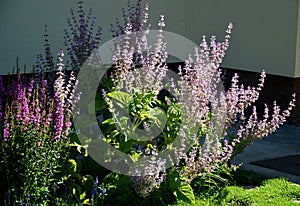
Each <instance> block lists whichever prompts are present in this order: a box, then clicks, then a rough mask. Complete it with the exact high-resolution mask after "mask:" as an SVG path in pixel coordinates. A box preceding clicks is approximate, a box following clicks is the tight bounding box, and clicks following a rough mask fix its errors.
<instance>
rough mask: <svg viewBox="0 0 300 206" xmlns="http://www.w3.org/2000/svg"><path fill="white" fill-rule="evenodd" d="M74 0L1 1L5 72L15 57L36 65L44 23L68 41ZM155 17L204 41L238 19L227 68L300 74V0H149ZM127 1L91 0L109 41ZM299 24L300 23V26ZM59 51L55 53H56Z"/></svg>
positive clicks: (1, 66)
mask: <svg viewBox="0 0 300 206" xmlns="http://www.w3.org/2000/svg"><path fill="white" fill-rule="evenodd" d="M75 2H77V1H70V0H27V1H24V0H1V1H0V72H1V73H2V74H3V73H7V72H8V71H11V68H12V66H13V65H14V63H15V59H16V56H19V59H20V64H21V65H22V64H27V65H28V67H31V65H32V62H33V61H34V58H35V56H36V54H37V53H40V52H42V51H43V47H42V44H43V38H42V34H43V25H44V24H48V25H49V33H50V35H51V36H50V39H51V42H52V45H53V48H57V49H59V48H60V47H62V43H63V38H62V36H63V29H64V28H65V25H66V18H67V16H68V10H69V9H70V8H76V3H75ZM149 2H150V18H151V22H152V24H156V22H157V20H158V19H159V14H161V13H163V14H165V15H166V23H167V27H166V29H167V30H168V31H171V32H174V33H177V34H180V35H183V36H185V37H187V38H189V39H191V40H192V41H194V42H195V43H199V42H200V40H201V36H202V35H203V34H206V35H211V34H215V35H217V37H218V39H220V40H221V39H222V38H223V36H224V31H225V29H226V26H227V24H228V22H229V21H232V22H233V23H234V31H233V33H232V40H231V47H230V49H229V51H228V53H227V55H226V57H225V59H224V63H223V64H222V66H225V67H230V68H236V69H242V70H249V71H260V70H262V69H266V71H267V72H268V73H271V74H278V75H283V76H290V77H295V76H300V60H299V58H296V51H297V52H298V53H297V56H299V54H300V42H299V41H298V42H297V37H298V39H300V32H298V33H297V25H298V23H299V22H297V20H298V6H299V5H298V0H285V1H283V0H251V1H249V0H149ZM126 3H127V1H125V0H124V1H123V0H122V1H120V0H109V1H108V0H86V3H85V6H86V7H87V8H90V7H93V8H94V11H95V12H94V14H95V16H96V17H97V23H98V24H100V25H101V26H102V27H103V29H104V36H103V41H107V40H108V39H110V33H109V28H110V27H109V25H110V23H113V22H114V20H115V18H116V17H118V16H119V17H121V8H122V7H124V6H126ZM298 28H299V26H298ZM55 52H57V51H54V53H55ZM296 60H297V61H296Z"/></svg>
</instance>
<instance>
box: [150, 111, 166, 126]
mask: <svg viewBox="0 0 300 206" xmlns="http://www.w3.org/2000/svg"><path fill="white" fill-rule="evenodd" d="M148 118H149V119H151V120H153V121H154V122H155V124H156V125H157V126H158V127H160V128H163V127H164V126H165V125H166V121H167V118H166V114H165V112H164V111H163V110H162V109H160V108H158V107H154V108H150V110H149V116H148Z"/></svg>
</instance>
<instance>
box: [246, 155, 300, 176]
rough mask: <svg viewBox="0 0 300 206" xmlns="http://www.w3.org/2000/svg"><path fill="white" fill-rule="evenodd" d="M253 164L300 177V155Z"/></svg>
mask: <svg viewBox="0 0 300 206" xmlns="http://www.w3.org/2000/svg"><path fill="white" fill-rule="evenodd" d="M251 164H254V165H257V166H261V167H266V168H270V169H274V170H278V171H281V172H285V173H289V174H292V175H296V176H300V155H291V156H285V157H278V158H273V159H267V160H259V161H255V162H251Z"/></svg>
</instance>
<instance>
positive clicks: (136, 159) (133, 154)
mask: <svg viewBox="0 0 300 206" xmlns="http://www.w3.org/2000/svg"><path fill="white" fill-rule="evenodd" d="M129 157H130V158H131V160H132V161H133V162H137V161H138V160H139V157H140V155H139V154H138V153H136V152H134V151H133V152H132V153H131V155H129Z"/></svg>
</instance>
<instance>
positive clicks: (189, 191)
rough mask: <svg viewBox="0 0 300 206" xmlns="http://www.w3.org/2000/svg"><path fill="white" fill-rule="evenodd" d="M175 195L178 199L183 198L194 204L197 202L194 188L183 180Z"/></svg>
mask: <svg viewBox="0 0 300 206" xmlns="http://www.w3.org/2000/svg"><path fill="white" fill-rule="evenodd" d="M175 195H176V197H177V200H182V201H184V202H187V203H190V204H192V205H194V204H195V196H194V192H193V188H192V187H191V185H190V184H188V183H185V182H182V183H181V184H180V186H179V187H178V189H177V190H176V191H175Z"/></svg>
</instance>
